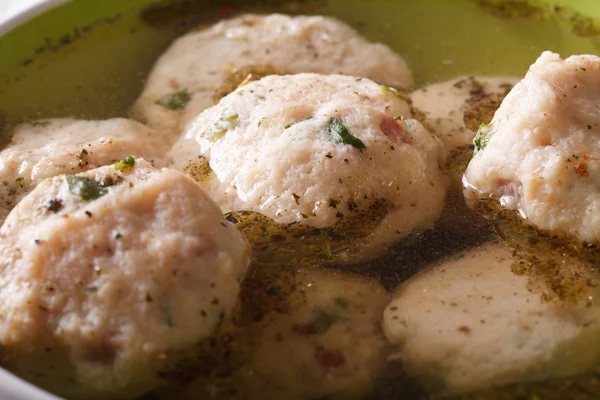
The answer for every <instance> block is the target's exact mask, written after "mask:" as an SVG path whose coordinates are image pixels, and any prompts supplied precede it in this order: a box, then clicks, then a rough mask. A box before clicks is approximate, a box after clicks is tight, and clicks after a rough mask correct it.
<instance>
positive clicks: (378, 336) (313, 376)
mask: <svg viewBox="0 0 600 400" xmlns="http://www.w3.org/2000/svg"><path fill="white" fill-rule="evenodd" d="M294 286H295V288H296V290H295V292H294V293H293V294H292V296H293V300H291V302H290V305H289V306H288V307H287V309H286V310H285V312H282V311H279V312H277V311H273V312H270V313H268V314H267V315H265V316H264V318H263V319H262V320H261V321H260V322H257V323H255V324H253V325H250V326H249V327H246V328H243V329H241V330H240V331H238V332H237V333H235V334H232V335H231V336H230V337H229V339H228V342H229V343H230V344H231V346H232V347H233V350H231V351H225V352H224V354H231V355H230V356H228V357H233V358H235V357H241V358H242V359H243V360H242V361H241V362H240V364H239V365H237V366H236V367H235V368H230V370H229V371H228V372H229V373H231V374H232V375H231V376H230V377H226V378H225V379H223V382H222V383H215V382H211V381H210V379H207V378H206V377H204V376H201V377H199V378H198V379H197V380H196V381H195V382H194V383H193V384H192V385H191V386H190V387H189V388H187V387H186V388H185V390H184V391H183V393H177V392H173V391H172V390H171V389H169V388H168V389H166V390H164V391H162V390H161V393H160V394H159V395H158V396H157V398H159V399H171V398H177V399H182V400H183V399H186V400H188V399H189V400H192V399H193V400H196V399H204V398H219V399H220V398H223V399H225V398H243V399H249V400H280V399H286V400H306V399H321V398H327V399H332V400H334V399H345V400H349V399H360V398H362V397H363V396H364V395H365V394H366V393H368V392H369V391H370V390H371V389H372V388H373V386H374V384H375V381H376V378H377V377H378V375H379V373H380V372H381V371H382V368H383V367H384V365H385V358H386V355H387V346H386V343H385V338H384V337H383V334H382V332H381V326H380V322H381V315H382V313H383V309H384V307H385V305H386V304H387V302H388V301H389V294H388V293H387V292H386V291H385V290H384V289H383V287H381V285H380V284H379V283H378V282H377V281H374V280H372V279H368V278H365V277H361V276H359V275H354V274H348V273H342V272H338V271H327V270H322V269H316V268H305V269H302V270H299V271H297V273H296V280H295V281H294ZM275 287H276V286H275ZM275 287H271V289H270V290H272V291H273V289H274V288H275ZM238 342H239V343H238ZM236 349H237V350H236ZM242 353H246V354H244V355H242Z"/></svg>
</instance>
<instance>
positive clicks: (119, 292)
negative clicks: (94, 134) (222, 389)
mask: <svg viewBox="0 0 600 400" xmlns="http://www.w3.org/2000/svg"><path fill="white" fill-rule="evenodd" d="M248 260H249V255H248V247H247V244H246V242H245V240H244V239H243V238H242V236H241V235H240V234H239V233H238V232H237V230H236V229H235V227H234V226H233V225H231V224H230V223H228V222H227V221H226V220H225V219H224V217H223V215H222V214H221V210H220V209H219V207H218V206H217V205H216V204H215V203H214V202H213V201H212V200H211V199H210V198H209V197H208V196H207V195H206V194H205V193H204V192H203V191H202V189H200V188H199V187H198V185H197V184H196V183H195V182H194V181H193V180H192V179H190V178H188V177H186V176H184V175H183V174H181V173H179V172H177V171H174V170H169V169H161V170H158V169H154V168H153V167H152V166H151V165H150V164H149V163H147V162H145V161H144V160H141V159H134V158H132V157H128V158H126V159H125V160H122V161H120V162H118V163H117V164H115V165H110V166H105V167H101V168H98V169H94V170H90V171H87V172H84V173H80V174H77V175H59V176H56V177H54V178H49V179H46V180H44V181H42V182H41V183H40V184H39V185H38V186H37V188H36V189H35V190H33V191H32V192H31V193H30V194H29V195H27V196H26V197H25V198H24V199H23V200H22V201H21V202H20V203H19V204H18V205H17V207H16V208H15V209H14V210H13V211H12V212H11V213H10V215H9V216H8V218H7V220H6V221H5V223H4V225H3V226H2V228H1V229H0V349H1V350H0V364H1V365H2V366H3V367H5V368H7V369H9V370H10V371H12V372H13V373H15V374H17V375H19V376H21V377H23V378H25V379H27V380H29V381H31V382H33V383H35V384H37V385H39V386H41V387H43V388H45V389H48V390H49V391H52V392H55V393H57V394H59V395H61V396H64V397H66V398H69V399H86V400H90V399H98V400H100V399H102V400H106V399H129V398H135V397H137V396H140V395H142V394H143V393H145V392H146V391H148V390H150V389H152V388H154V387H157V386H160V385H161V384H163V383H164V382H163V378H162V377H161V372H162V370H163V369H165V368H167V367H169V368H171V367H173V365H176V364H177V362H178V357H182V356H185V355H186V354H180V353H181V352H182V351H184V350H186V351H187V352H188V353H189V352H191V351H192V350H193V348H194V345H195V344H197V343H198V342H200V341H202V340H203V339H206V338H208V337H210V336H211V335H213V334H214V333H215V332H216V331H217V329H218V328H219V326H220V324H221V322H222V321H223V319H225V318H229V317H230V315H231V310H232V309H233V307H234V305H235V304H236V301H237V296H238V293H239V283H240V280H241V279H242V278H243V277H244V274H245V271H246V267H247V265H248V262H249V261H248Z"/></svg>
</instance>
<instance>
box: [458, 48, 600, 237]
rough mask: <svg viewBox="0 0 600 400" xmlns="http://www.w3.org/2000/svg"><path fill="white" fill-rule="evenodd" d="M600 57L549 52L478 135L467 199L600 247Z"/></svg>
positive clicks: (467, 172)
mask: <svg viewBox="0 0 600 400" xmlns="http://www.w3.org/2000/svg"><path fill="white" fill-rule="evenodd" d="M599 103H600V57H597V56H591V55H581V56H572V57H569V58H567V59H566V60H563V59H561V58H560V56H558V55H557V54H554V53H550V52H545V53H543V54H542V55H541V57H540V58H539V59H538V60H537V61H536V62H535V64H533V65H532V66H531V68H530V69H529V71H528V73H527V75H526V76H525V78H524V79H523V80H522V81H521V82H519V83H518V84H517V85H516V86H515V87H514V89H513V90H512V91H511V92H510V93H509V94H508V96H507V97H506V99H505V100H504V101H503V103H502V105H501V106H500V108H499V109H498V112H497V113H496V115H495V116H494V119H493V121H492V123H491V125H489V126H487V127H485V128H484V129H482V130H481V131H480V133H479V134H478V140H477V143H476V154H475V156H474V157H473V159H472V161H471V162H470V164H469V167H468V169H467V171H466V175H465V184H466V185H467V187H468V190H467V192H468V194H472V195H474V196H472V197H482V198H490V197H491V198H494V199H496V200H497V201H498V202H499V203H500V204H501V205H502V206H503V207H506V208H508V209H512V210H518V211H519V213H520V214H521V215H523V216H524V217H525V218H527V220H528V221H529V222H531V223H533V224H535V225H537V226H538V227H539V228H542V229H545V230H549V231H552V232H554V233H557V234H566V235H569V236H573V237H576V238H578V239H580V240H582V241H586V242H598V241H599V240H600V190H599V188H600V113H599V112H598V104H599Z"/></svg>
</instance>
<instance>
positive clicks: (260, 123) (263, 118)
mask: <svg viewBox="0 0 600 400" xmlns="http://www.w3.org/2000/svg"><path fill="white" fill-rule="evenodd" d="M265 119H266V118H265V117H262V118H261V119H260V121H258V127H259V128H260V126H261V125H262V123H263V121H264V120H265Z"/></svg>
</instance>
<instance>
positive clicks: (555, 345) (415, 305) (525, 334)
mask: <svg viewBox="0 0 600 400" xmlns="http://www.w3.org/2000/svg"><path fill="white" fill-rule="evenodd" d="M515 261H517V260H516V258H515V257H514V256H513V251H512V250H511V249H509V248H507V247H504V246H503V245H501V244H497V243H490V244H486V245H484V246H482V247H481V248H478V249H474V250H469V251H465V252H463V253H461V254H459V255H458V256H456V257H453V258H452V259H450V260H448V261H445V262H442V263H440V264H439V265H437V266H435V267H433V268H431V269H428V270H425V271H423V272H422V273H420V274H418V275H417V276H416V277H414V278H412V279H410V280H409V281H407V282H405V283H404V284H402V285H401V286H400V287H399V288H398V289H397V291H396V293H395V296H394V297H395V298H394V300H393V301H392V302H391V304H390V305H389V306H388V307H387V309H386V310H385V314H384V322H383V327H384V332H385V335H386V337H387V338H388V340H389V341H390V342H391V343H393V344H395V345H397V346H398V349H399V350H398V353H397V357H398V358H399V359H400V360H401V361H402V362H403V364H404V368H405V370H406V371H407V372H408V373H409V374H411V375H414V376H416V377H418V378H420V379H422V380H423V381H424V382H426V383H427V384H428V385H431V386H432V387H435V386H437V388H438V389H440V390H442V391H447V392H463V391H469V390H474V389H479V388H484V387H488V386H490V385H499V384H505V383H511V382H522V381H535V380H539V379H545V378H553V377H562V376H569V375H573V374H577V373H581V372H586V371H589V370H591V369H593V368H595V367H596V366H597V365H598V362H600V350H599V348H598V343H599V337H600V304H599V303H598V298H600V297H599V296H600V292H599V291H598V289H596V288H592V289H591V292H590V294H589V297H588V298H587V299H586V301H580V302H563V301H560V300H558V299H554V300H545V299H544V296H541V295H540V293H539V292H537V291H533V290H531V288H530V286H529V283H530V282H529V280H528V277H526V276H517V275H515V274H514V273H513V272H512V270H511V266H512V265H513V263H514V262H515ZM572 261H573V260H571V262H572ZM569 262H570V261H569V260H567V261H566V263H565V264H564V265H563V266H562V267H563V268H575V266H574V265H569ZM583 271H584V270H582V273H583ZM588 272H589V273H591V274H594V273H593V272H591V271H588ZM592 278H593V280H594V281H595V282H597V278H598V277H597V276H596V275H595V274H594V275H592V276H590V279H592Z"/></svg>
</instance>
